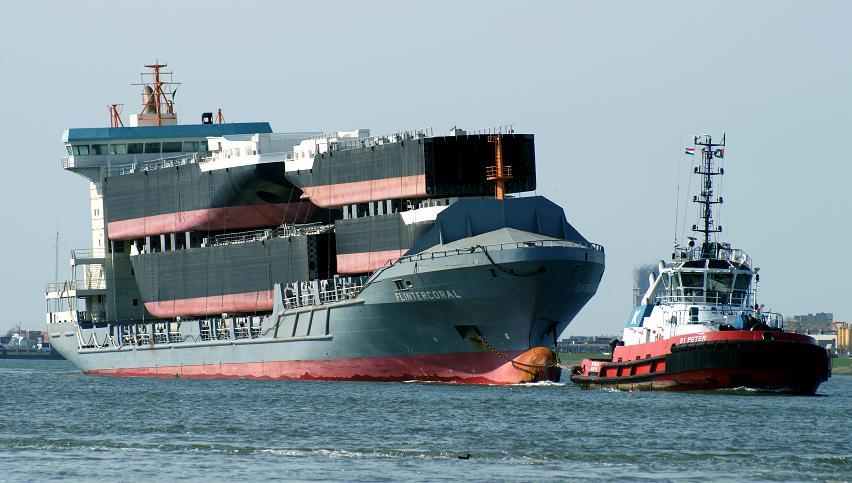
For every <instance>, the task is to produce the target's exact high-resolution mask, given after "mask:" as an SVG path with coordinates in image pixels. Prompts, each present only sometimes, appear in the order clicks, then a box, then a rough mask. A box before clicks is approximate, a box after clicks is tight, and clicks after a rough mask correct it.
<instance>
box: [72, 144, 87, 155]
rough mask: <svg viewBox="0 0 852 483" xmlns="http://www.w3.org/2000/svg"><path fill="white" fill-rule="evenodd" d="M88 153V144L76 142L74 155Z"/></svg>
mask: <svg viewBox="0 0 852 483" xmlns="http://www.w3.org/2000/svg"><path fill="white" fill-rule="evenodd" d="M88 155H89V145H88V144H77V145H75V146H74V156H88Z"/></svg>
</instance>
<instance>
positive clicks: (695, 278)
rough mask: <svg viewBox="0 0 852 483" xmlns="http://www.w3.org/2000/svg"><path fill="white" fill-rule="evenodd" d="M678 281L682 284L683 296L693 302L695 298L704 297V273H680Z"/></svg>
mask: <svg viewBox="0 0 852 483" xmlns="http://www.w3.org/2000/svg"><path fill="white" fill-rule="evenodd" d="M680 279H681V281H682V282H683V295H684V296H686V297H690V298H691V299H692V300H693V302H696V301H698V300H696V298H703V297H704V273H702V272H681V274H680Z"/></svg>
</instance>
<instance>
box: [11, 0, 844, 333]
mask: <svg viewBox="0 0 852 483" xmlns="http://www.w3.org/2000/svg"><path fill="white" fill-rule="evenodd" d="M4 17H5V18H6V19H10V20H11V21H7V22H4V28H3V29H0V43H1V44H2V45H4V48H3V53H2V62H0V88H2V92H4V93H5V95H4V96H3V102H2V113H3V115H2V116H0V136H2V145H3V151H4V156H3V161H2V166H3V170H4V176H3V189H2V190H0V207H2V208H0V210H2V219H3V222H4V223H3V226H4V227H5V229H4V230H3V234H2V236H0V254H2V256H3V258H4V260H3V264H2V266H3V267H4V268H3V273H4V275H5V276H3V277H0V302H2V307H3V313H2V315H0V331H5V330H6V329H8V328H10V327H11V326H12V325H14V324H17V323H20V324H21V325H22V326H24V327H31V328H36V327H42V326H43V324H44V308H45V304H44V284H45V283H46V282H49V281H51V280H53V278H54V271H55V266H56V264H55V257H54V253H55V249H54V241H55V235H56V232H57V231H58V232H59V233H60V242H59V253H60V260H59V271H60V278H61V279H65V278H68V277H69V275H70V272H69V264H68V259H69V257H70V250H71V249H72V248H84V247H89V246H90V244H91V241H90V240H91V238H90V233H89V226H90V225H89V220H88V213H89V199H88V198H89V193H88V184H87V183H86V181H85V180H84V179H83V178H81V177H79V176H77V175H74V174H72V173H70V172H65V171H63V170H62V169H61V168H60V158H61V156H63V153H64V148H63V145H62V143H61V135H62V131H63V130H64V129H65V128H67V127H101V126H107V125H108V119H109V118H108V114H107V108H106V106H107V104H109V103H124V104H126V106H125V109H124V114H125V119H126V116H127V115H128V114H130V113H131V112H135V111H137V110H138V103H139V92H138V87H137V86H131V85H130V84H132V83H134V82H138V81H139V73H140V72H142V70H143V69H142V66H143V64H147V63H151V62H153V61H155V60H157V59H159V60H160V61H165V62H168V64H169V67H170V68H171V69H172V70H173V71H174V72H175V80H176V81H179V82H181V83H182V84H181V86H180V88H179V91H178V95H177V103H176V106H177V110H178V116H179V120H180V121H181V122H183V123H195V122H199V120H200V114H201V113H202V112H205V111H215V109H216V108H218V107H221V108H223V110H224V114H225V118H226V120H227V121H230V122H241V121H268V122H270V123H271V124H272V127H273V129H274V130H275V131H277V132H286V131H334V130H349V129H357V128H369V129H371V131H372V133H373V134H381V133H386V132H397V131H400V130H404V129H417V128H422V127H432V128H433V129H434V131H435V132H436V133H439V132H443V131H445V130H447V129H449V128H450V127H452V126H456V125H457V126H459V127H462V128H467V129H478V128H485V127H489V126H495V125H501V124H509V123H511V124H514V125H515V129H516V131H518V132H530V133H533V134H535V142H536V163H537V168H538V186H537V190H536V193H537V194H539V195H543V196H546V197H548V198H550V199H551V200H553V201H554V202H556V203H557V204H559V205H560V206H562V207H563V208H564V209H565V213H566V215H567V217H568V220H569V222H570V223H571V224H572V225H574V226H575V227H576V228H577V229H578V230H579V231H580V232H581V233H582V234H583V235H584V236H585V237H586V238H588V239H589V240H590V241H594V242H597V243H600V244H602V245H604V246H605V248H606V258H607V259H606V272H605V274H604V277H603V280H602V282H601V285H600V288H599V289H598V292H597V294H596V295H595V297H594V298H593V299H592V300H591V301H590V302H589V304H588V305H587V306H586V307H585V308H584V309H583V310H582V311H581V312H580V314H579V315H578V316H577V317H576V319H575V320H574V322H573V323H572V325H571V326H570V327H569V329H568V334H581V335H593V334H617V333H619V332H620V330H621V328H622V327H623V325H624V323H625V321H626V319H627V316H628V313H629V311H630V305H631V296H632V290H631V289H632V271H633V269H634V268H635V267H637V266H639V265H644V264H647V263H654V262H655V261H657V260H660V259H665V258H666V257H669V256H670V254H671V247H672V245H673V243H674V241H675V234H678V236H682V234H683V230H682V227H683V224H684V221H685V222H686V226H687V227H690V226H691V225H692V224H693V223H694V222H696V221H697V218H696V216H697V215H696V213H695V212H694V211H691V212H688V213H687V214H686V218H684V211H683V210H684V206H685V205H686V203H685V200H686V199H687V196H691V195H690V189H689V183H690V180H689V174H690V172H691V166H692V165H691V162H692V161H693V160H692V159H689V158H687V157H685V156H684V155H683V151H684V147H685V146H688V145H690V143H691V139H692V136H693V134H699V133H709V134H714V135H721V133H722V132H726V133H727V141H728V146H727V151H726V156H725V159H724V167H725V172H726V175H725V176H724V180H723V182H722V185H721V193H720V194H721V195H722V196H723V197H724V198H725V204H724V205H723V207H722V211H721V213H720V215H719V216H718V217H717V219H718V221H719V223H720V224H721V225H722V226H723V227H724V229H725V232H724V234H723V235H722V238H721V239H722V240H723V241H730V242H731V243H732V244H733V245H734V246H736V247H739V248H742V249H745V250H746V251H747V252H748V253H749V254H750V255H751V257H752V259H753V260H755V263H756V265H757V266H759V267H760V268H761V272H760V273H761V283H760V287H759V300H760V302H761V303H764V304H766V307H767V308H771V309H773V310H776V311H780V312H782V313H785V314H787V315H788V316H789V315H792V314H800V313H809V312H817V311H827V312H833V313H834V314H835V319H836V320H850V319H852V297H850V295H849V294H850V288H852V286H850V282H849V279H850V277H849V274H850V272H852V250H850V248H849V247H850V242H852V215H850V212H851V211H852V190H850V184H852V163H850V159H849V158H850V155H849V150H848V149H847V146H848V137H849V134H848V133H849V132H850V130H852V62H850V60H852V59H850V56H852V51H850V49H849V46H850V45H852V29H850V28H849V26H850V25H852V3H848V2H840V1H838V2H822V1H814V2H785V1H772V2H770V1H765V2H761V1H753V2H742V1H732V2H714V1H701V2H697V1H670V2H663V1H660V2H632V1H624V2H618V1H610V2H588V1H584V2H574V1H559V2H503V1H485V2H477V1H465V2H443V1H430V2H334V1H324V2H303V3H301V4H297V3H296V2H271V1H270V2H251V1H242V2H218V1H203V2H201V1H198V2H193V1H181V2H160V1H149V2H146V3H145V8H144V11H143V9H142V8H141V7H140V4H138V3H128V2H112V1H110V2H107V1H104V2H43V1H29V2H14V3H11V4H9V5H6V6H4ZM678 193H679V194H680V196H679V197H678ZM694 193H695V191H694V189H693V190H692V194H694ZM678 200H679V201H678ZM681 239H682V238H681Z"/></svg>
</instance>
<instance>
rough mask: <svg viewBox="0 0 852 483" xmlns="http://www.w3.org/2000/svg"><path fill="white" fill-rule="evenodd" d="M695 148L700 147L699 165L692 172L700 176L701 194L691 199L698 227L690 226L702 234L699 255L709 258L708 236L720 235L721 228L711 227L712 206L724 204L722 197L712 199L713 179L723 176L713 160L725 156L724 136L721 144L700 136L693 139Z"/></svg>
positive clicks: (705, 135)
mask: <svg viewBox="0 0 852 483" xmlns="http://www.w3.org/2000/svg"><path fill="white" fill-rule="evenodd" d="M693 142H694V143H695V146H700V147H701V165H700V166H696V167H695V169H694V170H693V172H694V173H695V174H699V175H701V176H702V178H703V179H702V184H701V194H700V195H697V196H693V197H692V201H693V203H697V204H698V205H699V206H700V208H699V210H700V211H699V218H700V220H701V224H700V225H692V231H694V232H698V233H703V234H704V242H703V244H702V245H701V254H702V256H703V257H708V256H710V254H711V252H712V250H711V249H710V235H711V234H714V233H721V232H722V227H721V226H713V205H719V204H722V203H723V202H724V200H723V199H722V197H719V198H714V197H713V177H714V176H721V175H724V174H725V170H724V169H723V168H718V169H716V168H715V167H714V166H713V159H714V158H721V157H724V155H725V135H724V134H722V142H721V143H714V142H713V139H712V137H711V136H710V135H709V134H702V135H700V136H695V137H694V138H693Z"/></svg>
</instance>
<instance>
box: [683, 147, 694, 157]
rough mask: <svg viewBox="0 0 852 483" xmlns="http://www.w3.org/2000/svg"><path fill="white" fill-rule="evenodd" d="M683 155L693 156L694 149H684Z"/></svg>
mask: <svg viewBox="0 0 852 483" xmlns="http://www.w3.org/2000/svg"><path fill="white" fill-rule="evenodd" d="M685 154H688V155H689V156H695V148H686V152H685Z"/></svg>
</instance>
